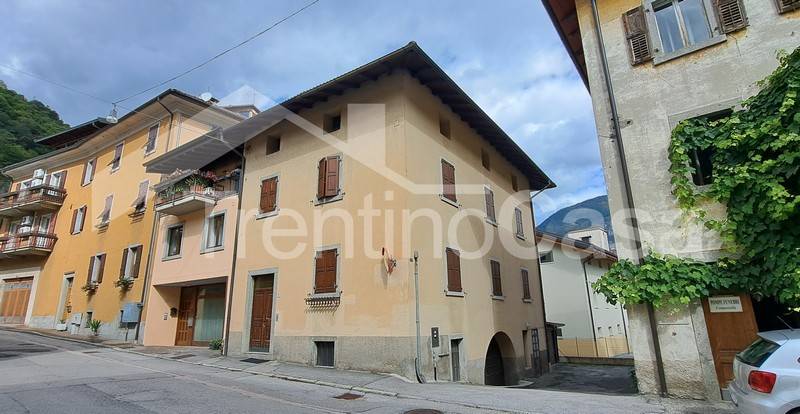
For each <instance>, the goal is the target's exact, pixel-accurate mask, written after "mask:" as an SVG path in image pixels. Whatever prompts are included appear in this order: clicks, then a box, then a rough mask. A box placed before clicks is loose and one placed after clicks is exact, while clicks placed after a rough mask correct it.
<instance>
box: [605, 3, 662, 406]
mask: <svg viewBox="0 0 800 414" xmlns="http://www.w3.org/2000/svg"><path fill="white" fill-rule="evenodd" d="M592 15H593V17H594V30H595V32H596V33H597V48H598V49H599V52H600V63H601V66H602V68H603V80H604V82H605V86H606V91H607V94H608V101H609V105H610V107H611V123H612V125H613V127H614V138H615V139H614V141H615V143H616V144H617V152H618V155H619V159H620V167H621V168H620V169H621V172H622V179H623V183H624V188H623V190H624V192H625V201H626V206H625V207H626V210H627V211H628V212H629V213H630V219H631V227H633V241H634V245H635V247H636V249H635V251H636V260H637V262H639V264H641V263H642V262H643V260H644V255H643V254H642V239H641V236H640V234H639V223H638V221H637V220H636V212H635V205H634V202H633V192H632V190H631V180H630V175H629V174H628V164H627V161H626V160H625V146H624V144H623V142H622V130H621V127H620V125H619V114H618V112H617V101H616V99H615V98H614V87H613V85H612V83H611V75H610V73H609V69H608V57H607V56H606V48H605V44H604V42H603V31H602V30H601V28H600V13H599V12H598V10H597V0H592ZM645 306H646V307H647V318H648V320H649V323H650V336H651V337H652V340H653V353H654V354H655V358H656V371H657V372H658V385H659V390H660V394H661V396H662V397H666V396H667V393H668V390H667V380H666V375H665V373H664V360H663V358H662V355H661V343H660V342H659V339H658V327H657V325H656V317H655V310H654V309H653V304H652V303H647V304H646V305H645Z"/></svg>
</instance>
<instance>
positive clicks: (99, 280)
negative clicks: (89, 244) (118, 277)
mask: <svg viewBox="0 0 800 414" xmlns="http://www.w3.org/2000/svg"><path fill="white" fill-rule="evenodd" d="M105 267H106V254H105V253H103V254H101V255H100V265H99V269H98V270H97V283H102V282H103V270H105Z"/></svg>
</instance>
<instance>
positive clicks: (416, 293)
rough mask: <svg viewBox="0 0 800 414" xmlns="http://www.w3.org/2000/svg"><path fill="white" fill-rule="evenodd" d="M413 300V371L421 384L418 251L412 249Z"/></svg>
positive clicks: (423, 381)
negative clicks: (414, 356)
mask: <svg viewBox="0 0 800 414" xmlns="http://www.w3.org/2000/svg"><path fill="white" fill-rule="evenodd" d="M413 260H414V301H415V302H416V306H417V311H416V324H417V343H416V345H417V357H416V358H415V359H414V372H416V374H417V381H419V382H420V383H421V384H424V383H425V377H424V376H422V370H421V369H420V364H421V363H422V362H421V361H422V343H421V341H422V340H421V336H422V334H421V333H420V327H419V252H417V251H416V250H414V259H413Z"/></svg>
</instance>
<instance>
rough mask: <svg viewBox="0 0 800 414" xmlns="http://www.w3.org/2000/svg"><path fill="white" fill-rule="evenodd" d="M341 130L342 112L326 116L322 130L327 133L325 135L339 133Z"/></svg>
mask: <svg viewBox="0 0 800 414" xmlns="http://www.w3.org/2000/svg"><path fill="white" fill-rule="evenodd" d="M341 128H342V113H341V112H337V113H335V114H328V115H325V118H324V119H323V120H322V130H323V131H325V133H331V132H334V131H338V130H339V129H341Z"/></svg>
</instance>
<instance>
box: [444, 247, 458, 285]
mask: <svg viewBox="0 0 800 414" xmlns="http://www.w3.org/2000/svg"><path fill="white" fill-rule="evenodd" d="M445 252H446V256H447V258H446V259H447V290H449V291H450V292H461V289H462V287H461V258H460V257H459V254H458V251H457V250H453V249H449V248H448V249H447V250H445Z"/></svg>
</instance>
